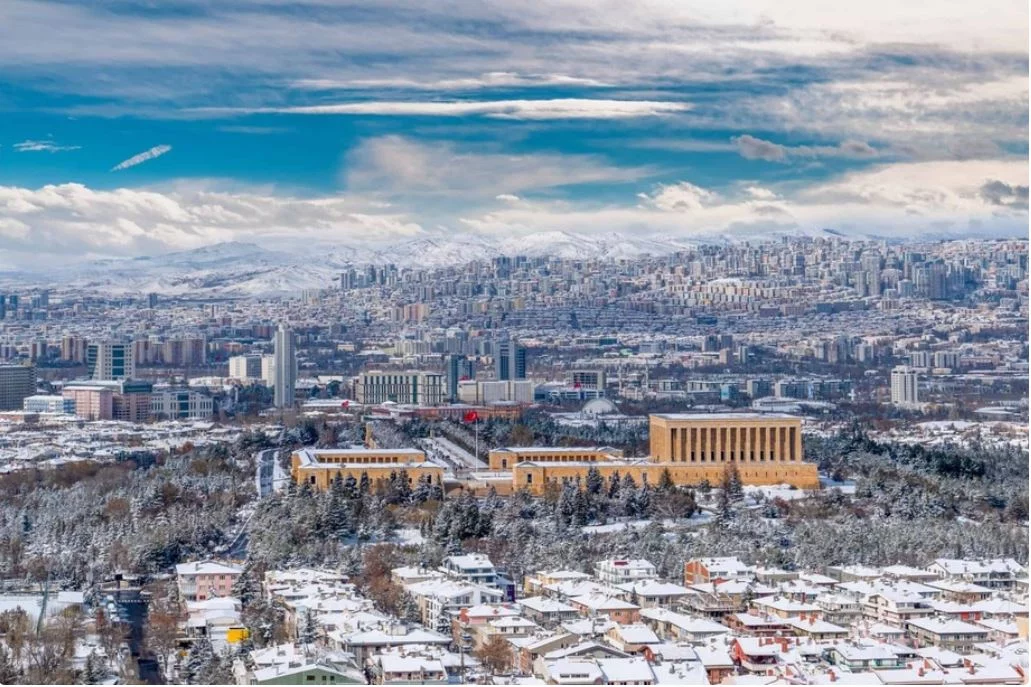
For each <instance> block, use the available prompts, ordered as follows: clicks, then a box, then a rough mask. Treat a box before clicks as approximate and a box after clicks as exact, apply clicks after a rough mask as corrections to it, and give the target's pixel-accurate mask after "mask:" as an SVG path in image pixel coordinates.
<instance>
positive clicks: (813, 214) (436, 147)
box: [0, 0, 1028, 265]
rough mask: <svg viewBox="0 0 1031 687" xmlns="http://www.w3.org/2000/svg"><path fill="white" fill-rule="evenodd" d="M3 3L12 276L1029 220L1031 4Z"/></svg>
mask: <svg viewBox="0 0 1031 687" xmlns="http://www.w3.org/2000/svg"><path fill="white" fill-rule="evenodd" d="M897 5H899V3H893V2H887V1H881V0H876V1H874V2H868V3H862V4H860V5H859V6H847V7H846V6H839V5H837V4H835V6H834V7H825V6H824V4H817V3H803V2H772V1H771V2H759V1H752V2H745V1H743V0H741V1H739V2H721V3H688V2H668V1H658V0H646V1H643V2H636V3H633V4H632V5H628V4H626V3H622V2H614V1H604V0H603V1H594V2H586V1H580V0H541V1H540V2H534V3H517V2H509V1H503V0H475V1H474V0H443V1H441V2H433V3H415V2H410V1H408V0H383V1H381V2H376V3H356V2H343V1H337V0H298V1H296V2H290V3H280V2H273V1H272V0H223V1H222V2H218V3H211V2H206V1H203V0H161V1H157V0H97V1H94V2H89V3H86V2H73V1H70V0H62V1H59V0H4V2H3V3H0V249H2V250H3V251H4V252H5V253H6V257H5V258H4V259H3V260H2V262H5V263H7V264H11V265H16V264H18V263H19V262H22V261H27V260H34V259H38V255H39V253H40V251H43V252H44V253H47V254H50V255H53V256H54V257H55V259H58V258H59V259H79V258H84V257H85V258H90V257H106V256H133V255H141V254H153V253H155V252H162V251H170V250H179V249H186V248H194V247H199V246H203V245H210V244H213V243H218V242H221V241H228V240H244V241H253V242H256V243H260V244H263V245H289V244H290V243H291V242H293V241H297V240H299V239H300V240H303V241H306V242H326V243H330V244H347V243H361V242H370V241H371V242H382V243H387V244H389V242H391V241H396V240H404V239H408V238H411V237H428V236H429V237H432V236H437V235H453V234H455V233H461V232H474V233H478V234H482V235H486V236H499V235H501V236H512V235H520V234H532V233H536V232H546V231H571V232H578V233H590V232H594V231H605V232H633V233H635V234H657V235H674V234H675V235H677V236H683V237H694V236H697V237H705V236H708V235H712V234H715V233H721V232H726V231H728V230H742V229H744V230H747V231H748V232H750V233H751V234H761V233H762V231H763V230H764V229H766V228H769V229H784V228H789V229H790V228H798V229H800V230H805V229H812V228H814V227H823V226H832V227H835V228H837V229H839V230H843V231H845V232H848V231H853V232H856V233H863V232H869V231H876V232H879V233H881V234H885V235H896V234H897V235H899V236H903V235H919V234H926V233H930V234H934V235H943V234H944V235H955V236H965V235H991V234H1000V235H1012V234H1014V233H1018V234H1019V233H1023V232H1025V230H1026V224H1027V198H1028V192H1027V144H1028V130H1027V121H1028V119H1027V117H1028V106H1027V103H1028V79H1027V74H1028V71H1027V70H1028V50H1027V25H1028V23H1027V7H1026V3H1021V2H987V3H986V2H980V3H977V4H976V6H971V3H966V2H954V1H952V0H947V1H946V0H943V1H942V2H936V3H934V4H933V5H932V6H930V7H910V6H909V4H903V6H902V7H899V6H897Z"/></svg>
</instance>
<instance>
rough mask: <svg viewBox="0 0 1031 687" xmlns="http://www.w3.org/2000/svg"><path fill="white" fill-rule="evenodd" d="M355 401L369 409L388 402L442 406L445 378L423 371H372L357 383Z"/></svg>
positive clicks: (361, 377) (366, 373) (438, 374)
mask: <svg viewBox="0 0 1031 687" xmlns="http://www.w3.org/2000/svg"><path fill="white" fill-rule="evenodd" d="M354 397H355V399H356V400H357V401H358V402H359V403H366V404H369V405H375V404H379V403H384V402H386V401H393V402H394V403H403V404H409V405H420V406H435V405H440V404H441V403H443V402H444V375H442V374H440V373H439V372H423V371H420V370H406V371H404V372H393V371H386V372H382V371H379V370H371V371H369V372H365V373H363V374H361V375H359V376H358V378H357V379H355V382H354Z"/></svg>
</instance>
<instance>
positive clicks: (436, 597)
mask: <svg viewBox="0 0 1031 687" xmlns="http://www.w3.org/2000/svg"><path fill="white" fill-rule="evenodd" d="M405 589H406V590H408V593H409V594H411V595H412V596H413V597H414V598H415V602H416V604H417V605H418V606H419V611H420V614H421V616H422V624H423V625H424V626H425V627H427V628H430V629H432V630H438V631H440V632H447V631H449V630H450V627H451V619H452V618H453V617H454V616H456V615H458V613H459V611H461V610H462V609H463V608H469V607H471V606H476V605H479V604H496V603H500V602H501V600H502V598H503V597H504V592H502V591H501V590H500V589H496V588H494V587H487V586H484V585H475V584H469V583H467V582H458V581H450V580H426V581H425V582H416V583H415V584H410V585H407V586H406V587H405Z"/></svg>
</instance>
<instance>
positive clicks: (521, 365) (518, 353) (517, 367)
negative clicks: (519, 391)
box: [494, 339, 526, 382]
mask: <svg viewBox="0 0 1031 687" xmlns="http://www.w3.org/2000/svg"><path fill="white" fill-rule="evenodd" d="M494 379H496V380H498V381H499V382H504V381H508V380H510V379H526V349H525V348H524V347H522V346H520V345H519V343H518V342H517V341H515V340H514V339H507V340H505V341H499V342H498V343H497V344H496V345H495V350H494Z"/></svg>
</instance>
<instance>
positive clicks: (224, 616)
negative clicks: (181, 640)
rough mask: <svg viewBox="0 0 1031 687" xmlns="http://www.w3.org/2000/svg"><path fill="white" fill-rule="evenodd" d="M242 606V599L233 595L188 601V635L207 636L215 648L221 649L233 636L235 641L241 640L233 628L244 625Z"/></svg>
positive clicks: (193, 636)
mask: <svg viewBox="0 0 1031 687" xmlns="http://www.w3.org/2000/svg"><path fill="white" fill-rule="evenodd" d="M240 608H241V606H240V600H239V599H234V598H233V597H231V596H226V597H212V598H210V599H205V600H203V601H187V602H186V612H187V618H186V636H187V637H190V638H194V639H196V638H199V637H207V638H208V639H209V640H210V641H211V644H212V646H213V647H214V648H215V650H216V651H221V650H222V649H224V648H225V647H226V646H227V644H229V643H230V639H231V638H232V641H233V642H234V643H235V642H236V641H239V639H238V637H239V635H238V634H237V635H234V633H232V632H231V630H233V629H234V628H242V626H243V621H242V619H241V615H240Z"/></svg>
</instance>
